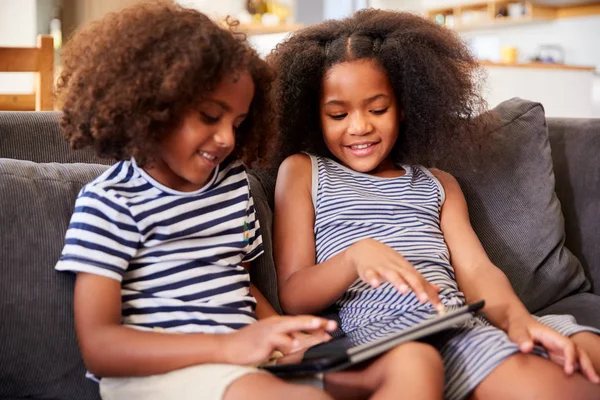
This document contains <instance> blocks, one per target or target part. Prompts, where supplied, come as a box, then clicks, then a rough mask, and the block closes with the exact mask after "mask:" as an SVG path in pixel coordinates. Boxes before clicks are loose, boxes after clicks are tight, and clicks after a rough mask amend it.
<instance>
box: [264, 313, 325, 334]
mask: <svg viewBox="0 0 600 400" xmlns="http://www.w3.org/2000/svg"><path fill="white" fill-rule="evenodd" d="M336 329H337V323H336V322H335V321H331V320H328V319H325V318H319V317H314V316H310V315H299V316H295V317H280V318H279V320H278V321H277V324H276V325H275V331H276V332H279V333H292V332H298V331H309V332H312V331H318V330H326V331H328V332H333V331H335V330H336Z"/></svg>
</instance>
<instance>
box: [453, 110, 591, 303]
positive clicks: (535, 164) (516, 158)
mask: <svg viewBox="0 0 600 400" xmlns="http://www.w3.org/2000/svg"><path fill="white" fill-rule="evenodd" d="M494 112H495V113H496V114H497V116H498V117H499V120H498V122H497V124H496V125H495V126H494V129H493V131H492V133H491V141H492V148H493V151H492V153H493V154H492V155H491V156H490V157H489V158H488V159H487V160H486V161H485V162H484V163H483V164H482V165H480V166H479V167H478V169H477V170H476V171H474V170H473V169H472V168H459V167H456V166H446V167H445V168H446V169H447V170H448V171H449V172H450V173H452V174H453V175H454V176H455V177H456V178H457V180H458V181H459V183H460V185H461V188H462V190H463V192H464V194H465V197H466V200H467V203H468V206H469V213H470V218H471V223H472V225H473V228H474V230H475V232H476V233H477V235H478V237H479V239H480V240H481V242H482V244H483V246H484V248H485V250H486V252H487V254H488V256H489V257H490V259H491V260H492V262H493V263H494V264H495V265H497V266H498V267H499V268H500V269H502V270H503V271H504V273H505V274H506V275H507V276H508V279H509V280H510V282H511V284H512V286H513V288H514V289H515V291H516V293H517V295H518V296H519V297H520V298H521V300H522V301H523V302H524V303H525V305H526V306H527V308H528V309H529V310H530V311H531V312H535V311H538V310H540V309H542V308H544V307H547V306H549V305H551V304H553V303H555V302H557V301H558V300H560V299H562V298H564V297H566V296H568V295H570V294H573V293H578V292H583V291H587V290H589V289H590V285H589V282H588V281H587V279H586V277H585V274H584V271H583V268H582V266H581V263H580V262H579V260H578V259H577V258H576V257H575V256H574V255H573V254H572V253H571V252H570V251H569V250H568V249H567V248H566V247H565V246H564V243H565V226H564V218H563V215H562V212H561V208H560V203H559V201H558V199H557V197H556V194H555V192H554V172H553V165H552V157H551V152H550V144H549V141H548V130H547V127H546V120H545V116H544V109H543V107H542V105H541V104H539V103H533V102H530V101H526V100H522V99H511V100H508V101H506V102H504V103H501V104H500V105H498V106H497V107H496V108H495V109H494Z"/></svg>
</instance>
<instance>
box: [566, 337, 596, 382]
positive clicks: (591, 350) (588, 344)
mask: <svg viewBox="0 0 600 400" xmlns="http://www.w3.org/2000/svg"><path fill="white" fill-rule="evenodd" d="M570 339H571V340H572V341H573V342H575V344H576V345H577V346H578V347H581V348H582V349H584V350H585V352H586V353H587V354H588V356H590V360H592V364H594V369H595V370H596V372H598V374H600V336H598V335H596V334H594V333H590V332H581V333H576V334H575V335H573V336H571V337H570Z"/></svg>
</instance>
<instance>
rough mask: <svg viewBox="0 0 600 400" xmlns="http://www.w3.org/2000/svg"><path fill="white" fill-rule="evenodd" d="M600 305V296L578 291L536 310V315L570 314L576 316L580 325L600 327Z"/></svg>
mask: <svg viewBox="0 0 600 400" xmlns="http://www.w3.org/2000/svg"><path fill="white" fill-rule="evenodd" d="M598 305H600V296H598V295H596V294H593V293H577V294H574V295H572V296H568V297H565V298H564V299H561V300H559V301H558V302H556V303H554V304H552V305H551V306H549V307H546V308H544V309H542V310H540V311H538V312H536V315H538V316H540V317H541V316H544V315H550V314H569V315H572V316H574V317H575V319H576V320H577V323H578V324H580V325H588V326H593V327H594V328H597V329H600V307H599V306H598Z"/></svg>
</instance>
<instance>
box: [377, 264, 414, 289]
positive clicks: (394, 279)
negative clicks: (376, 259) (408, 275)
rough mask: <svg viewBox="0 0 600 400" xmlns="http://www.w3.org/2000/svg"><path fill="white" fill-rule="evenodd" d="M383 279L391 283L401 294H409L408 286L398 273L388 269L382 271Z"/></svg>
mask: <svg viewBox="0 0 600 400" xmlns="http://www.w3.org/2000/svg"><path fill="white" fill-rule="evenodd" d="M380 274H381V275H383V277H384V278H385V279H386V280H387V281H388V282H389V283H391V284H392V285H393V286H394V287H395V288H396V289H397V290H398V291H399V292H400V293H402V294H406V293H408V289H409V287H408V284H407V283H406V281H405V280H404V278H403V277H402V275H400V274H399V273H398V272H396V271H393V270H390V269H386V270H383V271H381V273H380Z"/></svg>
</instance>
